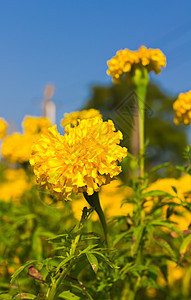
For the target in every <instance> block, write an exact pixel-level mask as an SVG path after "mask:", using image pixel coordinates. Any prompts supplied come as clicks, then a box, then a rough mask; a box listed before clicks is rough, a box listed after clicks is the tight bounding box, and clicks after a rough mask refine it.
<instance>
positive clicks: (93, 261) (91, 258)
mask: <svg viewBox="0 0 191 300" xmlns="http://www.w3.org/2000/svg"><path fill="white" fill-rule="evenodd" d="M86 256H87V259H88V261H89V263H90V265H91V267H92V269H93V271H94V272H95V273H97V270H98V260H97V258H96V257H95V255H93V254H92V253H86Z"/></svg>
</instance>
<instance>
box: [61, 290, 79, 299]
mask: <svg viewBox="0 0 191 300" xmlns="http://www.w3.org/2000/svg"><path fill="white" fill-rule="evenodd" d="M59 297H60V298H62V299H65V300H79V299H80V297H78V296H76V295H74V294H73V293H71V292H70V291H64V292H62V293H61V294H60V295H59Z"/></svg>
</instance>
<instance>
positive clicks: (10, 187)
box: [0, 169, 31, 201]
mask: <svg viewBox="0 0 191 300" xmlns="http://www.w3.org/2000/svg"><path fill="white" fill-rule="evenodd" d="M3 175H4V178H5V181H2V182H1V183H0V200H3V201H9V200H14V201H18V200H19V199H20V197H21V196H22V195H23V194H24V192H26V191H27V190H29V189H30V188H31V183H30V182H28V179H27V176H26V173H25V171H24V170H23V169H17V170H12V169H6V170H5V171H4V174H3Z"/></svg>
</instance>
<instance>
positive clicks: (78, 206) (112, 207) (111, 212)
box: [72, 179, 133, 220]
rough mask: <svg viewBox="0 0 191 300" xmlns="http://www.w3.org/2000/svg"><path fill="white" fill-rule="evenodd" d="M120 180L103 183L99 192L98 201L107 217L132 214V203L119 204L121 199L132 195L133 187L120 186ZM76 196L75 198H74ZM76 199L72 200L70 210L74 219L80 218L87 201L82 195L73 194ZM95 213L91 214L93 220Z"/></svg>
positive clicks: (95, 216)
mask: <svg viewBox="0 0 191 300" xmlns="http://www.w3.org/2000/svg"><path fill="white" fill-rule="evenodd" d="M121 184H122V182H121V181H120V180H119V179H116V180H112V181H111V182H110V183H109V184H107V185H103V186H102V187H101V189H100V192H99V198H100V202H101V204H102V207H103V211H104V214H106V216H107V217H113V216H117V215H127V214H130V215H132V213H133V204H132V203H125V204H124V205H123V206H121V203H122V201H123V200H125V199H128V198H130V197H131V196H132V195H133V189H132V188H130V187H128V186H120V185H121ZM76 198H77V199H76ZM75 200H76V201H72V210H73V213H74V216H75V218H76V219H79V220H80V217H81V214H82V207H84V206H87V202H86V200H85V199H84V197H82V196H80V195H79V196H75ZM97 219H98V216H97V214H94V215H93V220H97Z"/></svg>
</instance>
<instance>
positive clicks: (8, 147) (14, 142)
mask: <svg viewBox="0 0 191 300" xmlns="http://www.w3.org/2000/svg"><path fill="white" fill-rule="evenodd" d="M35 139H36V136H35V135H30V134H24V135H22V134H20V133H17V132H16V133H13V134H12V135H9V136H7V137H6V138H5V139H4V140H3V143H2V149H1V151H2V156H3V157H4V158H5V159H7V160H8V161H9V162H11V163H16V162H18V163H24V162H27V161H29V157H30V154H31V147H32V144H33V142H34V141H35Z"/></svg>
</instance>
